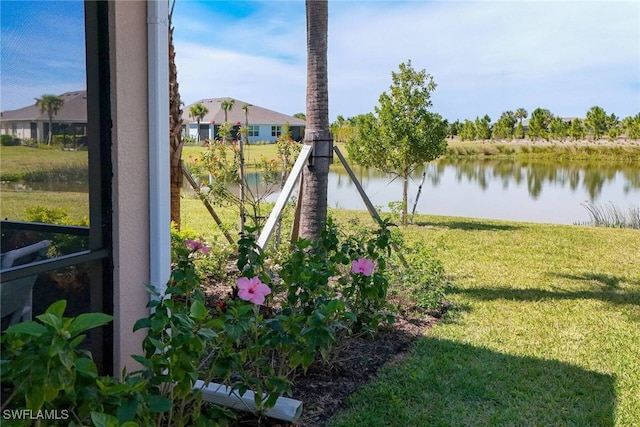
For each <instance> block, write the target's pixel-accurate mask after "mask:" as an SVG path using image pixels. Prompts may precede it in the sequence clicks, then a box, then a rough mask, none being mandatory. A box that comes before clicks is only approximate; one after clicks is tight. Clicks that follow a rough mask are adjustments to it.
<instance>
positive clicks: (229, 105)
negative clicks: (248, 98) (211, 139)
mask: <svg viewBox="0 0 640 427" xmlns="http://www.w3.org/2000/svg"><path fill="white" fill-rule="evenodd" d="M235 103H236V100H235V99H232V98H229V99H225V100H224V101H221V105H220V106H221V107H222V109H223V110H224V122H225V123H227V122H228V119H227V113H228V112H229V111H231V110H232V109H233V104H235Z"/></svg>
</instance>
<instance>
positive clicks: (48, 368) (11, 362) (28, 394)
mask: <svg viewBox="0 0 640 427" xmlns="http://www.w3.org/2000/svg"><path fill="white" fill-rule="evenodd" d="M65 308H66V301H64V300H61V301H58V302H56V303H54V304H52V305H51V306H50V307H49V308H48V309H47V311H46V312H45V313H44V314H42V315H40V316H37V317H36V320H33V321H29V322H23V323H18V324H16V325H13V326H11V327H9V328H8V329H7V330H6V331H4V332H3V334H2V346H3V351H2V364H1V365H0V375H1V376H2V381H3V383H8V384H10V385H11V386H12V391H11V394H10V395H9V397H8V398H7V399H6V401H5V402H4V403H3V406H2V409H3V411H4V410H5V409H28V410H31V411H33V412H34V413H37V412H38V411H41V410H54V409H55V410H60V411H61V412H60V414H59V415H60V418H61V420H60V421H61V423H60V424H56V425H65V426H67V425H71V426H73V425H86V424H85V422H86V420H87V419H88V418H89V417H90V415H91V411H96V410H100V409H101V408H103V405H104V403H105V401H104V400H103V398H104V395H101V393H100V390H99V388H98V386H97V381H98V370H97V368H96V365H95V363H94V362H93V360H92V359H91V355H90V353H88V352H87V351H84V350H81V349H79V348H78V346H79V344H80V343H81V342H82V341H83V339H84V338H85V336H86V335H85V332H86V331H88V330H89V329H91V328H95V327H98V326H102V325H105V324H107V323H108V322H110V321H111V319H112V318H111V316H108V315H106V314H101V313H85V314H81V315H79V316H77V317H75V318H66V317H63V313H64V310H65ZM63 410H64V411H63ZM16 421H17V423H16V425H25V426H29V425H31V420H28V419H24V420H16Z"/></svg>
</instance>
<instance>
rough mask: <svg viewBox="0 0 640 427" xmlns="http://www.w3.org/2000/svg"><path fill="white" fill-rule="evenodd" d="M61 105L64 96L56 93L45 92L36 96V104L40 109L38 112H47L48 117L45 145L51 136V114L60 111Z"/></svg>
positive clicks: (49, 142)
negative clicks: (38, 96)
mask: <svg viewBox="0 0 640 427" xmlns="http://www.w3.org/2000/svg"><path fill="white" fill-rule="evenodd" d="M63 105H64V98H62V97H61V96H58V95H51V94H46V95H42V96H41V97H40V98H36V106H37V107H38V108H39V109H40V113H47V117H49V133H48V134H47V145H51V138H52V137H53V116H55V115H56V114H58V112H60V110H61V109H62V106H63Z"/></svg>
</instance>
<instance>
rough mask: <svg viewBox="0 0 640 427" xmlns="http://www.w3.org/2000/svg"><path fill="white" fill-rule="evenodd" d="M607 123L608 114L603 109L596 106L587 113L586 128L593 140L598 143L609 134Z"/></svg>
mask: <svg viewBox="0 0 640 427" xmlns="http://www.w3.org/2000/svg"><path fill="white" fill-rule="evenodd" d="M607 122H608V117H607V113H606V112H605V111H604V109H603V108H602V107H598V106H597V105H596V106H593V107H591V109H590V110H589V111H587V118H586V119H585V121H584V127H585V129H586V131H587V133H589V134H590V135H591V137H592V138H593V140H594V141H597V140H599V139H600V138H602V137H603V136H604V135H605V134H606V133H607V130H608V127H607Z"/></svg>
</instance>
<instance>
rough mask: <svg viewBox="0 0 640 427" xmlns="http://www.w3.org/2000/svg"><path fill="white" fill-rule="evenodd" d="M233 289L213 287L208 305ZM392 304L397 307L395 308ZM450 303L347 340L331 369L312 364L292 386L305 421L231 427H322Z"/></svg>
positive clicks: (244, 422)
mask: <svg viewBox="0 0 640 427" xmlns="http://www.w3.org/2000/svg"><path fill="white" fill-rule="evenodd" d="M228 291H229V288H228V287H226V286H224V285H223V286H220V285H219V284H218V285H217V286H216V285H213V286H210V287H209V289H208V291H207V292H206V293H207V294H208V297H207V299H208V304H209V305H211V306H214V305H215V304H216V302H217V300H218V299H219V297H220V296H222V297H225V296H227V295H228ZM392 303H393V302H392ZM448 307H449V304H448V303H445V304H443V306H442V307H441V308H440V309H439V310H434V311H432V312H430V313H429V314H425V315H423V316H421V317H420V318H414V316H413V315H412V316H411V318H409V317H407V316H404V315H402V314H397V315H396V320H395V322H394V323H393V324H392V325H389V326H385V327H384V328H381V329H380V330H379V331H378V332H377V333H376V335H375V336H374V337H372V338H370V337H349V338H348V339H346V340H344V342H342V343H340V345H339V348H338V350H337V351H336V353H335V354H334V355H333V358H332V360H331V363H320V362H317V363H314V364H313V365H311V366H310V367H309V369H308V370H307V372H306V373H304V374H302V375H300V376H298V377H297V378H296V379H295V380H294V384H293V395H292V396H291V397H292V398H293V399H296V400H300V401H302V415H301V416H300V418H299V419H298V420H297V421H296V422H295V423H289V422H284V421H279V420H275V419H271V418H266V419H265V418H262V419H257V418H256V417H255V416H253V415H251V414H246V413H239V414H237V416H238V419H237V420H236V422H235V423H233V424H232V425H233V426H266V427H293V426H300V427H322V426H325V425H326V424H327V422H328V420H329V419H330V418H331V416H332V415H334V414H335V413H336V412H338V411H339V410H340V409H342V408H343V407H344V406H345V403H346V400H347V398H348V397H349V396H350V395H351V394H352V393H353V392H355V391H356V390H357V389H358V388H359V387H361V386H363V385H364V384H366V383H368V382H370V381H372V380H374V379H375V376H376V373H377V372H378V370H379V369H380V368H381V367H383V366H384V365H385V364H388V363H397V362H398V361H400V360H402V359H403V358H404V357H406V355H407V352H408V350H409V349H410V346H411V344H412V343H413V342H414V341H415V340H416V339H418V338H419V337H420V336H422V335H423V334H424V332H425V331H426V330H428V329H429V328H431V327H432V326H433V325H434V324H435V323H436V322H437V321H438V319H439V318H440V317H442V315H443V314H444V313H445V312H446V311H447V309H448Z"/></svg>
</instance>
